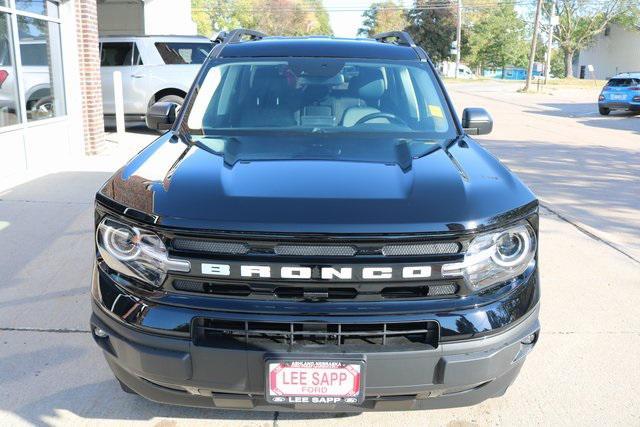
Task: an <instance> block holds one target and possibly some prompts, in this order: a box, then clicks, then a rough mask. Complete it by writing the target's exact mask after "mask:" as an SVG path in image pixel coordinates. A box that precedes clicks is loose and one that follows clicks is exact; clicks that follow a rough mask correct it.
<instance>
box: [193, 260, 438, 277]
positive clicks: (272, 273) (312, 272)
mask: <svg viewBox="0 0 640 427" xmlns="http://www.w3.org/2000/svg"><path fill="white" fill-rule="evenodd" d="M201 272H202V274H205V275H208V276H220V277H232V276H237V277H245V278H257V279H260V278H263V279H269V278H280V279H298V280H305V279H322V280H353V279H354V278H355V279H357V278H362V279H365V280H384V279H392V278H394V277H396V276H399V277H400V278H403V279H426V278H429V277H431V266H428V265H412V266H405V267H401V268H397V269H394V268H393V267H386V266H385V267H361V268H357V269H356V268H354V267H306V266H279V267H271V266H268V265H230V264H208V263H203V264H202V268H201Z"/></svg>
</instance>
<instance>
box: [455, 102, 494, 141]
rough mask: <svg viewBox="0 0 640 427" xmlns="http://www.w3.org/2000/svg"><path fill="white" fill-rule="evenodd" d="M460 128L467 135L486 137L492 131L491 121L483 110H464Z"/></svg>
mask: <svg viewBox="0 0 640 427" xmlns="http://www.w3.org/2000/svg"><path fill="white" fill-rule="evenodd" d="M462 127H463V128H464V130H465V132H467V133H468V134H469V135H486V134H488V133H491V131H492V130H493V119H492V118H491V116H490V115H489V113H488V112H487V110H485V109H484V108H465V109H464V111H463V112H462Z"/></svg>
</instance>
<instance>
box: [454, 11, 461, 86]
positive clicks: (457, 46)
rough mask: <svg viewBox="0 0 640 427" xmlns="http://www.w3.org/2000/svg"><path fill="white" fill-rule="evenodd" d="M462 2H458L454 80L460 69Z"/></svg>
mask: <svg viewBox="0 0 640 427" xmlns="http://www.w3.org/2000/svg"><path fill="white" fill-rule="evenodd" d="M461 38H462V0H458V26H457V28H456V72H455V78H456V79H457V78H458V70H459V69H460V48H461V47H462V43H461V40H460V39H461Z"/></svg>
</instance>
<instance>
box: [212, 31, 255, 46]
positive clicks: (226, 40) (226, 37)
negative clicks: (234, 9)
mask: <svg viewBox="0 0 640 427" xmlns="http://www.w3.org/2000/svg"><path fill="white" fill-rule="evenodd" d="M247 36H248V37H249V40H260V39H261V38H264V37H267V35H266V34H263V33H261V32H260V31H255V30H248V29H246V28H236V29H235V30H231V31H229V32H228V33H227V32H226V31H221V32H220V33H219V34H218V37H216V38H215V40H214V42H217V43H222V44H224V45H227V44H230V43H240V42H241V41H242V38H243V37H247Z"/></svg>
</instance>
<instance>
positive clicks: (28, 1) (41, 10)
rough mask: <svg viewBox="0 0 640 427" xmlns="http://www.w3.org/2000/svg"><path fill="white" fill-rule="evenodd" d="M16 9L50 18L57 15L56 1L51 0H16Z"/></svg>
mask: <svg viewBox="0 0 640 427" xmlns="http://www.w3.org/2000/svg"><path fill="white" fill-rule="evenodd" d="M1 1H2V0H0V2H1ZM16 9H18V10H22V11H24V12H31V13H37V14H38V15H47V16H50V17H52V18H57V17H58V3H57V2H54V1H51V0H16Z"/></svg>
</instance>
